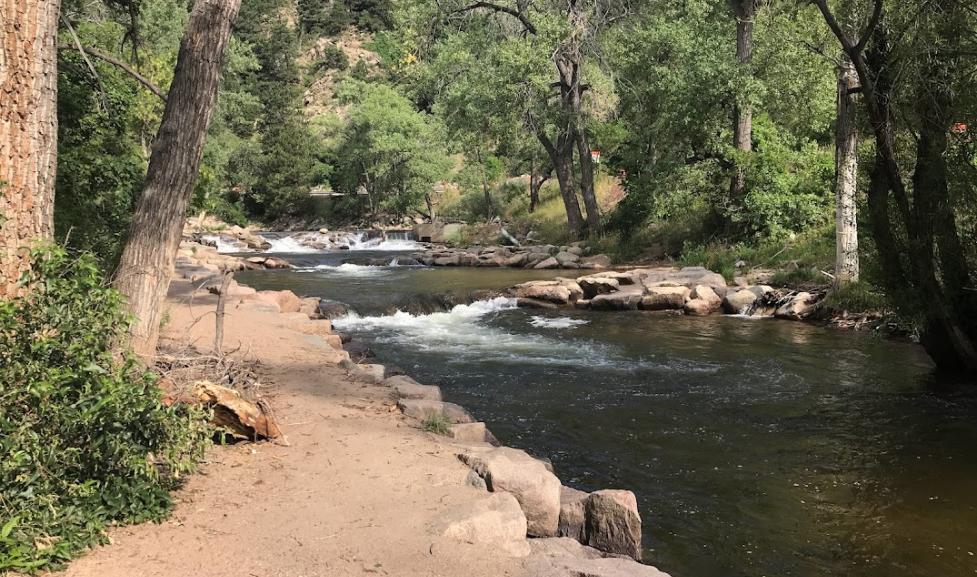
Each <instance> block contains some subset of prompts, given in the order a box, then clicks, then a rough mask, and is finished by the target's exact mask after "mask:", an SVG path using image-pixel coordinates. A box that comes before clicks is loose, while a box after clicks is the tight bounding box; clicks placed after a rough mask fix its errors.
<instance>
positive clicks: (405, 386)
mask: <svg viewBox="0 0 977 577" xmlns="http://www.w3.org/2000/svg"><path fill="white" fill-rule="evenodd" d="M393 390H394V394H396V395H397V398H399V399H425V400H429V401H440V400H441V387H438V386H436V385H419V384H417V383H402V384H399V385H394V387H393Z"/></svg>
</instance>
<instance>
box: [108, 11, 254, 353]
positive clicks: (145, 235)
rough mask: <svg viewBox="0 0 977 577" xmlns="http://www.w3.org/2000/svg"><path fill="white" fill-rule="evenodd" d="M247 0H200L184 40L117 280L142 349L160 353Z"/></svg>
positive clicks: (132, 331) (136, 344) (135, 343)
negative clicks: (188, 221)
mask: <svg viewBox="0 0 977 577" xmlns="http://www.w3.org/2000/svg"><path fill="white" fill-rule="evenodd" d="M240 6H241V0H197V1H196V3H195V4H194V7H193V10H192V12H191V13H190V20H189V23H188V24H187V30H186V32H185V33H184V36H183V41H182V42H181V44H180V52H179V55H178V57H177V63H176V69H175V71H174V76H173V83H172V85H171V87H170V91H169V94H168V98H167V101H166V109H165V111H164V113H163V121H162V123H161V125H160V127H159V132H158V134H157V136H156V141H155V142H154V143H153V151H152V155H151V157H150V160H149V170H148V172H147V174H146V182H145V185H144V187H143V192H142V196H141V197H140V198H139V201H138V203H137V204H136V210H135V213H134V214H133V218H132V224H131V226H130V228H129V238H128V240H127V242H126V245H125V248H124V249H123V252H122V258H121V260H120V263H119V268H118V270H117V271H116V278H115V286H116V288H118V289H119V291H120V292H122V293H123V294H124V295H125V296H126V297H127V298H128V302H129V307H130V309H131V310H132V313H133V314H134V315H135V322H134V324H133V326H132V327H131V329H130V334H131V337H132V347H133V350H134V352H135V353H136V354H137V355H139V356H140V357H142V358H144V359H146V358H150V357H152V356H153V355H154V354H155V351H156V343H157V340H158V339H159V323H160V317H161V312H162V311H161V309H162V302H163V299H164V298H165V296H166V292H167V290H168V289H169V284H170V275H171V274H172V272H173V264H174V261H175V259H176V252H177V249H178V248H179V245H180V237H181V234H182V230H183V223H184V220H185V218H186V211H187V205H188V203H189V201H190V197H191V195H192V194H193V187H194V184H195V183H196V180H197V171H198V169H199V167H200V159H201V157H202V155H203V147H204V141H205V138H206V135H207V127H208V126H209V124H210V119H211V116H212V113H213V110H214V104H215V101H216V99H217V88H218V85H219V83H220V71H221V65H222V62H223V60H224V53H225V50H226V48H227V44H228V41H229V39H230V35H231V26H232V25H233V24H234V21H235V20H236V18H237V13H238V10H239V8H240Z"/></svg>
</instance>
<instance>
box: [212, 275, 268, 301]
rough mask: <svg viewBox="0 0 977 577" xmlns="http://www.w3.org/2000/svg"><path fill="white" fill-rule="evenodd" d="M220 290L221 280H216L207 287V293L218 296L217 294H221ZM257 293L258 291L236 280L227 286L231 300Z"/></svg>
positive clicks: (232, 280)
mask: <svg viewBox="0 0 977 577" xmlns="http://www.w3.org/2000/svg"><path fill="white" fill-rule="evenodd" d="M220 288H221V279H215V280H214V282H213V283H212V284H211V285H210V286H208V287H207V291H208V292H210V293H212V294H215V295H216V294H220ZM257 292H258V291H256V290H254V289H253V288H251V287H249V286H244V285H240V284H238V282H237V281H236V280H234V279H231V282H230V283H228V285H227V296H228V297H229V298H240V297H248V296H251V295H254V294H255V293H257Z"/></svg>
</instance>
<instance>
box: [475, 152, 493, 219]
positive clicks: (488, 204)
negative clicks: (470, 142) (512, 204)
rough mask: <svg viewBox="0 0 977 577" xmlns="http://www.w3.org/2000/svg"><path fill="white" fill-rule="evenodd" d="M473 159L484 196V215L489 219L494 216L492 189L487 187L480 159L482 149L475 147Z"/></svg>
mask: <svg viewBox="0 0 977 577" xmlns="http://www.w3.org/2000/svg"><path fill="white" fill-rule="evenodd" d="M475 161H476V162H478V168H479V171H480V176H481V178H482V194H483V195H484V197H485V217H486V218H487V219H489V220H491V218H492V217H493V216H495V203H494V202H492V190H491V188H490V187H489V183H488V177H487V176H486V175H485V163H484V162H483V160H482V149H481V147H478V148H476V149H475Z"/></svg>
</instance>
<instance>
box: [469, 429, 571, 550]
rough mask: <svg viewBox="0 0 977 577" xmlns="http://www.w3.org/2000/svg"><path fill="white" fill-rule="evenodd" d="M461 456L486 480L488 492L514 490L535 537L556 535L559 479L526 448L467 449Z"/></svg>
mask: <svg viewBox="0 0 977 577" xmlns="http://www.w3.org/2000/svg"><path fill="white" fill-rule="evenodd" d="M459 458H460V459H461V460H462V461H463V462H465V463H466V464H467V465H468V466H469V467H471V468H472V470H474V471H475V472H476V473H478V474H479V476H481V477H482V478H483V479H485V485H486V487H487V488H488V490H489V491H492V492H499V491H505V492H508V493H512V494H513V495H514V496H515V497H516V499H517V500H518V501H519V505H520V506H521V507H522V510H523V513H525V514H526V520H527V523H528V526H527V532H528V533H529V535H532V536H534V537H552V536H554V535H556V532H557V528H558V526H559V521H560V486H561V485H560V480H559V479H557V478H556V475H554V474H553V473H551V472H550V471H548V470H547V469H546V466H545V465H544V464H543V463H542V462H540V461H539V460H537V459H535V458H533V457H531V456H530V455H528V454H527V453H526V452H525V451H520V450H518V449H513V448H510V447H499V448H497V449H492V450H490V451H485V452H468V453H464V454H461V455H459Z"/></svg>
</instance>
